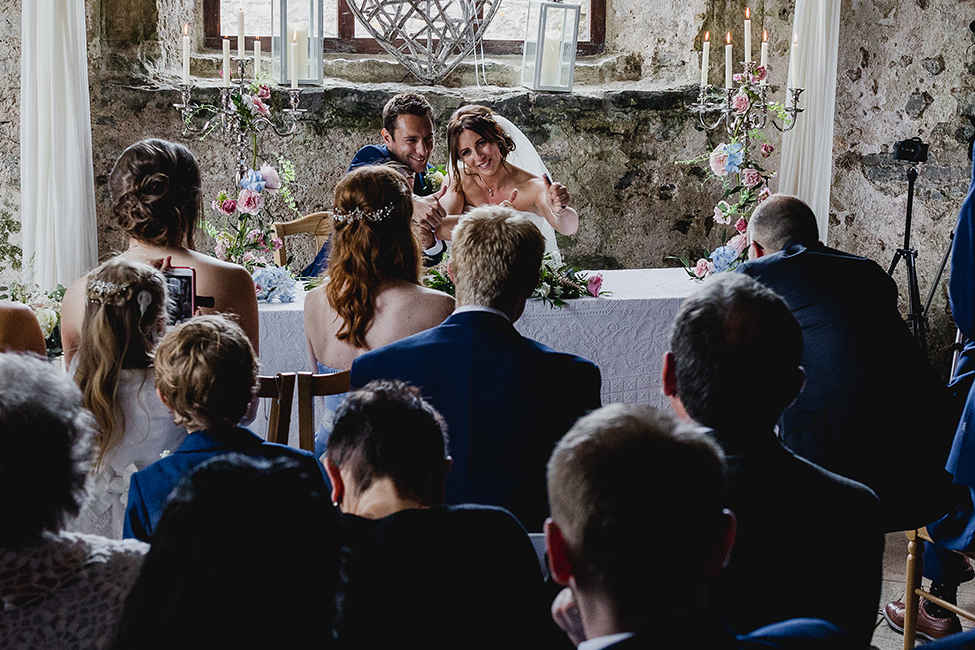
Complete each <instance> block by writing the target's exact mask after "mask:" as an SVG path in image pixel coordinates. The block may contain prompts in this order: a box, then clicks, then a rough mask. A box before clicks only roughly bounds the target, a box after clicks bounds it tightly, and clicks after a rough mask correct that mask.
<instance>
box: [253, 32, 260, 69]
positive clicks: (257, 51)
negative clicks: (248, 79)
mask: <svg viewBox="0 0 975 650" xmlns="http://www.w3.org/2000/svg"><path fill="white" fill-rule="evenodd" d="M260 76H261V39H260V37H258V38H255V39H254V78H255V79H257V78H258V77H260Z"/></svg>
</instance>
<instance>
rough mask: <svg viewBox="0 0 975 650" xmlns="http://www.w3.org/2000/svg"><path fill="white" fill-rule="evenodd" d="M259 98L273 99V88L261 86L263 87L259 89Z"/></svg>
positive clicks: (265, 85)
mask: <svg viewBox="0 0 975 650" xmlns="http://www.w3.org/2000/svg"><path fill="white" fill-rule="evenodd" d="M257 96H258V97H260V98H261V99H271V87H270V86H268V85H267V84H261V87H260V88H258V89H257Z"/></svg>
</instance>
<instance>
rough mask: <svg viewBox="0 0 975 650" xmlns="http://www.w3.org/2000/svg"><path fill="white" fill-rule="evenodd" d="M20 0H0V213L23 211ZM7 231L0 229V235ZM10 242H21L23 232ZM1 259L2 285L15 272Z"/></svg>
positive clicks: (16, 216)
mask: <svg viewBox="0 0 975 650" xmlns="http://www.w3.org/2000/svg"><path fill="white" fill-rule="evenodd" d="M20 2H21V0H0V88H3V89H4V92H2V93H0V215H4V214H7V215H12V216H13V217H15V218H18V219H19V214H20V192H19V189H18V188H19V187H20ZM2 234H7V233H5V232H3V231H0V235H2ZM11 239H12V240H13V241H12V242H10V243H13V244H16V245H19V244H20V235H17V234H13V235H11ZM4 266H5V265H4V264H3V263H2V261H0V284H2V283H4V282H6V281H7V280H9V279H10V278H11V277H13V276H12V273H11V271H10V270H9V269H5V268H4Z"/></svg>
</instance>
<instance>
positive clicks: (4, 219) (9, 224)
mask: <svg viewBox="0 0 975 650" xmlns="http://www.w3.org/2000/svg"><path fill="white" fill-rule="evenodd" d="M11 208H12V206H11V205H10V204H9V203H6V202H5V203H4V205H3V207H0V271H2V270H4V269H5V268H7V267H9V268H11V269H13V270H14V271H19V270H21V268H23V251H22V250H21V248H20V246H17V245H15V244H11V243H10V236H11V235H15V234H17V233H19V232H20V221H18V220H17V219H16V218H15V217H14V214H13V210H12V209H11Z"/></svg>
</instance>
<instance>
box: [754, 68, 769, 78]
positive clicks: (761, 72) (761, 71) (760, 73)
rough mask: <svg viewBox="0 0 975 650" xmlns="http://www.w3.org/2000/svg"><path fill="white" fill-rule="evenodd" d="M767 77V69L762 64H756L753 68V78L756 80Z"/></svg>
mask: <svg viewBox="0 0 975 650" xmlns="http://www.w3.org/2000/svg"><path fill="white" fill-rule="evenodd" d="M767 77H768V70H766V69H765V67H764V66H758V67H757V68H755V79H756V80H758V81H765V79H766V78H767Z"/></svg>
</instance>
